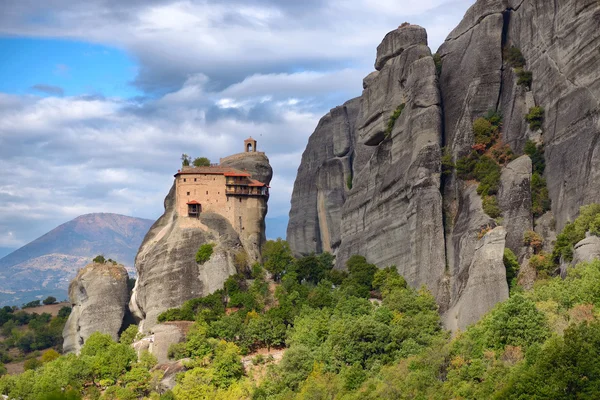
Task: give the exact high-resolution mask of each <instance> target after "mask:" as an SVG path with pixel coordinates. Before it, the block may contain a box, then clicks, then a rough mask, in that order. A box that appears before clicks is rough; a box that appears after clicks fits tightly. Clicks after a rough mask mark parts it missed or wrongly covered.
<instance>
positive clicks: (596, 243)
mask: <svg viewBox="0 0 600 400" xmlns="http://www.w3.org/2000/svg"><path fill="white" fill-rule="evenodd" d="M597 259H600V237H598V236H588V237H586V238H585V239H583V240H582V241H580V242H579V243H577V244H576V245H575V251H574V253H573V265H575V264H579V263H581V262H589V261H593V260H597Z"/></svg>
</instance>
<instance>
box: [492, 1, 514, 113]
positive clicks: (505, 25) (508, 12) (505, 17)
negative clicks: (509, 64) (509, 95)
mask: <svg viewBox="0 0 600 400" xmlns="http://www.w3.org/2000/svg"><path fill="white" fill-rule="evenodd" d="M512 11H513V9H512V8H507V9H506V10H504V11H503V12H502V19H503V23H502V37H501V39H500V57H501V59H502V65H501V66H500V89H499V90H498V100H496V111H498V109H499V108H500V102H501V101H502V90H503V85H504V79H503V75H504V49H505V48H506V46H507V42H508V28H509V26H510V17H511V13H512Z"/></svg>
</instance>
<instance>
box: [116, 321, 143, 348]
mask: <svg viewBox="0 0 600 400" xmlns="http://www.w3.org/2000/svg"><path fill="white" fill-rule="evenodd" d="M138 334H139V329H138V326H137V325H129V326H128V327H127V329H125V330H124V331H123V332H122V333H121V337H120V338H119V343H123V344H126V345H130V344H132V343H133V342H135V341H136V339H137V336H138Z"/></svg>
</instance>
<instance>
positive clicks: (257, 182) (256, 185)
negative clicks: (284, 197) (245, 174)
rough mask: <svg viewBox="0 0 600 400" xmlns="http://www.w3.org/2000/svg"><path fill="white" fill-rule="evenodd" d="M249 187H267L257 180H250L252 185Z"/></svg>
mask: <svg viewBox="0 0 600 400" xmlns="http://www.w3.org/2000/svg"><path fill="white" fill-rule="evenodd" d="M248 186H255V187H263V186H267V185H265V184H264V183H262V182H259V181H257V180H256V179H250V184H249V185H248Z"/></svg>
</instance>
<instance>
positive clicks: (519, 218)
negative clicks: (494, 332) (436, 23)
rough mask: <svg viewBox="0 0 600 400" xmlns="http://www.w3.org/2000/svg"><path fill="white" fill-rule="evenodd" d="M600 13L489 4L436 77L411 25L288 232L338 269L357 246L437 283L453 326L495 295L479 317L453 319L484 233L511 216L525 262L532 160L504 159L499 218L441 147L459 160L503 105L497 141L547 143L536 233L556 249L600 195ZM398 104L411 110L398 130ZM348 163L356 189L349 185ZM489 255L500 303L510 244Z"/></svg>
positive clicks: (333, 145)
mask: <svg viewBox="0 0 600 400" xmlns="http://www.w3.org/2000/svg"><path fill="white" fill-rule="evenodd" d="M598 21H600V3H598V2H597V1H594V0H557V1H555V2H554V3H553V4H552V6H548V4H547V2H544V1H543V0H502V1H498V0H478V1H476V2H475V4H474V5H473V6H472V7H471V8H470V9H469V10H468V11H467V13H466V15H465V17H464V19H463V20H462V21H461V23H460V24H459V25H458V26H457V27H456V29H454V30H453V31H452V32H451V33H450V35H449V36H448V38H447V39H446V41H445V42H444V43H443V45H442V46H441V47H440V49H439V50H438V52H437V55H438V57H439V58H438V60H439V63H438V64H437V65H436V66H437V67H438V75H437V77H436V73H435V69H434V63H433V60H432V58H431V53H430V52H429V49H428V48H427V41H426V37H427V36H426V33H425V31H424V30H423V29H422V28H420V27H417V26H413V25H403V26H401V27H400V28H398V29H397V30H394V31H392V32H390V33H389V34H388V35H386V37H385V38H384V40H383V42H382V43H381V45H380V46H379V47H378V48H377V57H376V61H375V69H376V70H375V72H373V73H371V74H370V75H368V76H367V77H366V78H365V79H364V81H363V87H364V91H363V94H362V96H361V97H360V98H359V99H355V100H352V101H351V103H346V104H345V105H344V106H343V107H340V108H337V109H334V110H335V111H336V112H334V110H332V112H331V113H330V114H328V115H327V116H326V117H324V118H323V119H322V120H321V122H320V123H319V126H318V127H317V130H315V133H313V135H312V136H311V138H310V140H309V143H308V146H307V148H306V151H305V153H304V156H303V159H302V163H301V165H300V168H299V170H298V177H297V180H296V185H295V188H294V192H293V195H292V209H291V211H290V225H289V226H288V240H289V242H290V246H291V247H292V249H293V250H294V252H295V253H296V254H306V253H310V252H312V251H315V252H319V251H324V250H330V251H332V252H333V253H335V254H336V256H337V265H336V267H337V268H343V267H344V262H345V260H346V259H347V258H348V257H349V256H350V255H351V254H361V255H364V256H366V257H367V259H368V260H369V261H370V262H372V263H375V264H377V265H378V266H379V267H385V266H388V265H396V266H397V267H398V270H399V272H400V273H402V274H403V275H405V277H406V278H407V280H408V281H409V283H410V284H411V285H413V286H419V285H421V284H425V285H427V286H428V287H429V289H430V290H431V291H432V292H433V293H434V295H435V296H436V298H437V300H438V302H439V304H440V311H441V312H442V313H444V315H445V320H446V321H448V324H449V326H452V327H460V326H464V323H463V322H460V321H474V320H476V319H477V315H481V314H482V313H483V312H485V311H487V310H488V309H489V308H490V307H491V306H492V305H493V304H492V303H493V301H495V300H493V301H492V300H490V301H484V302H482V303H481V304H476V305H475V304H474V305H473V308H472V312H471V311H470V314H469V317H468V318H462V317H458V320H459V322H456V323H450V321H453V318H454V319H456V318H455V317H456V316H457V315H459V314H463V315H464V314H465V312H464V311H456V310H462V309H468V308H469V302H473V301H474V302H476V299H475V298H474V297H473V296H472V294H471V289H469V287H470V286H471V285H472V282H473V279H475V281H476V280H477V279H478V278H477V276H478V275H477V274H479V272H478V271H479V270H478V269H477V268H474V265H475V264H476V263H477V262H476V257H477V255H476V253H477V252H478V251H479V250H478V249H480V248H481V240H480V238H481V235H482V234H483V233H485V232H486V231H487V230H489V229H493V231H496V229H494V228H496V227H497V226H498V225H502V226H503V229H504V230H505V236H506V238H505V239H503V240H502V241H497V242H496V243H497V246H495V247H497V248H498V249H500V247H503V246H501V245H500V243H503V244H505V245H506V246H507V247H508V248H510V249H512V250H513V251H514V252H515V253H516V254H517V255H520V259H524V258H526V254H525V251H526V249H524V248H523V246H522V242H523V233H524V232H525V231H527V230H530V229H532V228H533V225H534V221H533V217H532V207H531V202H532V194H531V188H530V182H531V173H532V163H531V160H530V159H529V157H527V156H522V157H519V158H517V159H516V160H515V161H513V162H512V163H510V164H508V165H507V166H506V167H503V170H502V174H501V184H500V190H499V193H498V195H497V200H498V205H499V208H500V209H501V211H502V217H501V218H497V219H495V220H494V219H492V218H490V217H489V216H488V215H486V213H485V212H484V210H483V208H482V201H481V197H480V196H479V195H478V194H477V193H476V187H477V184H476V183H474V182H467V181H462V180H460V179H458V178H457V176H456V174H449V175H448V176H446V177H445V178H444V179H443V180H442V181H441V182H440V154H441V152H440V149H439V146H440V143H441V144H442V146H444V147H445V148H446V151H447V152H448V154H449V155H450V156H451V158H452V160H453V161H454V162H456V161H457V160H458V159H459V158H461V157H463V156H465V155H467V154H469V153H471V151H472V150H473V145H474V144H475V140H474V134H473V121H474V120H475V119H477V118H479V117H482V116H485V115H486V114H487V113H488V112H489V111H494V112H497V113H500V114H502V115H503V120H502V127H501V135H500V137H499V138H498V139H499V142H500V143H499V144H498V146H500V145H502V144H508V145H509V146H510V148H511V149H512V150H513V152H514V153H515V154H516V155H517V156H518V155H522V154H523V153H524V147H525V143H526V142H527V140H533V141H534V142H536V143H538V144H543V145H544V148H545V158H546V170H545V173H544V177H545V178H546V180H547V184H548V189H549V196H550V199H551V203H552V211H551V212H549V213H546V214H545V215H544V216H542V217H540V218H538V220H537V221H535V230H536V232H538V233H540V234H541V235H542V236H543V238H544V250H545V251H549V250H551V247H552V244H553V242H554V241H555V240H556V231H560V230H562V228H563V226H564V225H565V223H566V222H567V221H570V220H571V221H572V220H574V218H575V217H576V216H577V212H578V210H579V207H580V206H582V205H584V204H589V203H594V202H600V191H598V190H597V188H598V187H600V144H599V139H600V118H599V115H600V105H599V99H600V74H598V72H597V71H598V67H599V66H600V55H599V54H598V52H597V51H595V49H597V48H598V47H600V29H598ZM512 46H514V47H516V48H518V49H520V51H521V52H522V55H523V57H524V59H525V67H524V69H525V70H526V71H530V72H531V73H532V76H533V80H532V83H531V85H527V84H523V83H522V82H521V83H520V82H519V76H518V74H517V70H516V69H515V68H514V66H515V65H514V63H511V62H510V60H509V58H508V57H507V55H508V52H507V49H510V48H511V47H512ZM349 104H351V105H352V106H351V107H350V106H349ZM534 106H540V107H543V108H544V110H545V113H544V122H543V124H542V128H541V129H537V130H536V131H532V130H531V129H530V125H529V123H527V122H526V120H525V115H526V114H527V113H528V112H529V110H530V109H531V108H532V107H534ZM402 107H404V108H403V109H402ZM396 110H398V112H400V111H401V113H400V114H399V117H398V119H397V120H396V121H395V123H391V124H390V125H389V127H388V123H390V120H391V117H392V115H394V112H395V111H396ZM334 130H335V131H336V132H338V131H341V132H349V133H350V136H349V137H350V140H347V139H346V138H347V137H348V135H342V136H341V137H342V139H339V138H338V139H335V140H334V137H333V132H334ZM348 143H350V144H348ZM335 149H339V153H336V150H335ZM348 152H349V153H348ZM346 154H352V156H351V157H350V159H349V160H346V159H344V156H345V155H346ZM361 154H363V155H368V157H364V158H360V157H359V156H360V155H361ZM536 165H537V164H536ZM538 166H539V165H538ZM348 171H351V172H352V189H351V190H348V189H347V188H345V187H344V186H345V183H346V182H347V180H346V179H347V175H348ZM313 182H317V185H321V187H320V188H319V189H317V187H316V186H317V185H314V184H313ZM311 185H312V186H311ZM323 187H325V188H326V190H325V191H323V190H322V188H323ZM319 190H321V193H322V194H321V195H320V194H319V193H320V192H319ZM440 192H441V194H440ZM441 204H443V207H442V206H441ZM340 210H341V211H340ZM442 210H443V211H442ZM442 215H443V218H442ZM305 217H306V220H304V219H303V218H305ZM338 221H339V222H338ZM324 227H325V229H324ZM441 243H445V248H442V246H441V245H440V244H441ZM491 254H494V257H496V258H495V259H494V260H491V259H490V260H488V261H489V262H490V265H491V266H493V268H495V269H496V270H494V271H492V272H490V273H491V274H492V275H494V276H495V277H496V278H495V279H496V284H497V285H498V287H497V288H495V292H493V293H492V294H490V297H489V299H499V298H501V297H503V295H501V293H505V292H506V291H507V290H508V288H507V284H506V282H505V280H503V279H500V278H499V277H500V275H502V273H503V272H504V269H503V268H504V267H503V265H502V255H503V251H494V252H491V253H490V257H491ZM474 263H475V264H474ZM472 273H474V274H476V275H475V278H474V277H473V276H472ZM482 290H483V289H482ZM480 306H481V307H480ZM452 315H454V316H452ZM467 323H468V322H467Z"/></svg>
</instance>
